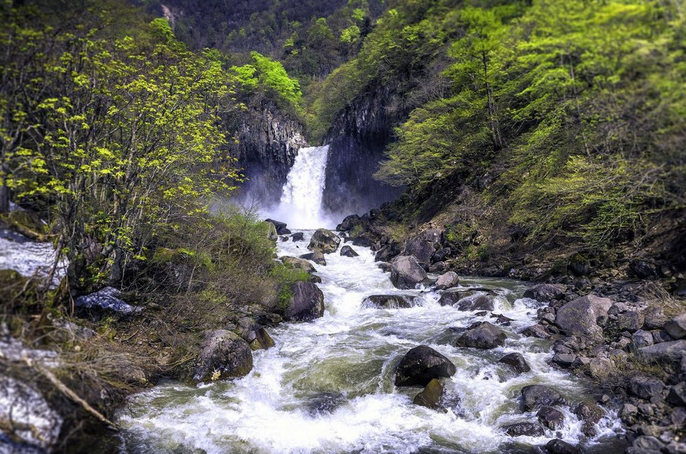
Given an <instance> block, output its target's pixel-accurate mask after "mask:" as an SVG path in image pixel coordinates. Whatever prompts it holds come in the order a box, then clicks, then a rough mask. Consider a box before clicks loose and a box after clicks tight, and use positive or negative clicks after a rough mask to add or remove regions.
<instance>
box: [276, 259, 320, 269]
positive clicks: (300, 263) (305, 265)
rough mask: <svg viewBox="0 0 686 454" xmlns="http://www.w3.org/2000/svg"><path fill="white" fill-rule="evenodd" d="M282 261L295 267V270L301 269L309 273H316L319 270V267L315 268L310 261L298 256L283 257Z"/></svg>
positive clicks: (288, 265) (290, 266) (289, 266)
mask: <svg viewBox="0 0 686 454" xmlns="http://www.w3.org/2000/svg"><path fill="white" fill-rule="evenodd" d="M281 262H282V263H283V264H284V265H286V266H287V267H288V268H293V269H294V270H301V271H305V272H307V273H314V272H316V271H317V268H315V267H314V265H312V264H311V263H310V262H308V261H307V260H304V259H299V258H297V257H288V256H285V257H281Z"/></svg>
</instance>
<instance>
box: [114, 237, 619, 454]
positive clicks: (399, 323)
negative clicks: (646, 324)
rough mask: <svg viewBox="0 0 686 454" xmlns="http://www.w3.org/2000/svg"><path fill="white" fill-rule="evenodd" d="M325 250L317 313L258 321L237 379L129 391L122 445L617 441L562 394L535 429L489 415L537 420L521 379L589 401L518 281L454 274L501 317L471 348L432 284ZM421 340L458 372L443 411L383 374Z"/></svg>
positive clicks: (311, 447) (468, 448)
mask: <svg viewBox="0 0 686 454" xmlns="http://www.w3.org/2000/svg"><path fill="white" fill-rule="evenodd" d="M304 233H305V241H300V242H296V243H294V242H292V241H290V240H289V241H287V242H279V245H278V247H279V255H280V256H283V255H290V256H299V255H301V254H305V253H307V252H308V251H307V244H308V242H309V238H310V237H311V235H312V233H313V231H311V230H307V231H304ZM354 249H355V250H356V251H357V252H358V253H359V254H360V255H359V257H354V258H349V257H342V256H340V255H339V253H338V252H336V253H333V254H327V255H326V260H327V262H328V264H327V266H320V265H315V267H316V268H317V270H318V273H317V274H318V275H319V276H320V277H321V278H322V283H321V284H319V286H320V288H321V289H322V291H323V293H324V296H325V304H326V313H325V315H324V317H322V318H320V319H318V320H316V321H314V322H312V323H284V324H282V325H280V326H279V327H278V328H274V329H272V330H270V333H271V335H272V337H273V338H274V341H275V342H276V346H275V347H273V348H271V349H269V350H260V351H257V352H254V368H253V370H252V371H251V372H250V374H249V375H247V376H246V377H244V378H241V379H237V380H233V381H227V382H215V383H211V384H205V385H200V386H197V387H194V386H186V385H184V384H181V383H177V382H166V383H162V384H160V385H158V386H156V387H155V388H153V389H151V390H149V391H146V392H144V393H141V394H138V395H136V396H134V397H133V398H132V399H131V401H130V403H129V405H128V407H127V408H125V409H124V410H123V411H122V412H121V413H120V415H119V423H120V424H121V426H122V427H123V432H122V452H123V453H129V454H139V453H170V454H171V453H175V454H180V453H208V454H209V453H349V452H355V453H379V452H386V453H443V452H445V453H448V452H454V453H503V452H504V453H528V452H544V450H543V451H541V450H539V449H540V448H538V447H540V446H542V445H545V443H546V442H547V441H548V440H550V439H552V438H561V439H563V440H565V441H567V442H569V443H572V444H580V445H581V446H583V447H584V449H585V452H587V453H607V454H612V453H620V452H623V448H622V447H621V446H620V445H619V444H618V442H617V435H618V434H620V433H621V426H620V422H619V420H618V419H617V416H616V414H615V413H614V412H613V411H608V412H607V413H606V414H605V416H604V417H603V418H602V419H601V421H600V422H599V423H598V424H597V426H596V430H597V433H598V435H597V436H596V437H594V438H592V439H589V438H586V437H585V436H584V435H583V434H582V431H581V428H582V423H581V422H580V421H579V419H578V418H577V417H576V415H575V414H574V413H573V412H572V411H571V410H570V408H569V407H562V408H560V410H561V411H562V412H563V413H564V415H565V422H564V425H563V426H562V427H561V428H560V429H558V430H556V431H552V430H549V429H546V433H545V436H543V437H526V436H524V437H516V438H513V437H510V436H508V435H507V434H506V433H505V431H504V430H503V429H502V426H504V425H506V424H511V423H515V422H522V421H536V415H535V412H532V413H522V412H521V411H520V410H519V405H518V398H519V395H520V391H521V388H522V387H524V386H526V385H531V384H545V385H548V386H551V387H553V388H555V389H556V390H558V391H559V392H560V393H562V394H563V395H564V397H566V399H567V400H568V401H569V402H570V403H572V404H574V403H578V402H581V401H583V400H589V401H590V400H593V397H592V396H591V394H590V391H589V389H587V388H586V385H585V384H584V383H583V382H580V381H579V379H578V378H576V377H574V376H572V375H570V374H568V373H566V372H564V371H560V370H558V369H555V368H554V367H552V366H550V365H548V361H549V360H550V358H551V357H552V352H551V349H550V343H549V342H547V341H543V340H540V339H535V338H528V337H524V336H521V335H519V334H517V333H518V332H519V331H521V330H522V329H523V328H525V327H527V326H529V325H532V324H533V323H534V320H535V317H536V309H537V308H539V307H542V306H543V305H544V304H543V303H539V302H537V301H535V300H531V299H525V298H522V297H521V295H522V294H523V292H524V290H525V289H526V288H527V286H526V285H525V284H523V283H520V282H516V281H511V280H498V279H489V278H463V279H461V281H460V285H461V286H463V287H485V288H490V289H493V290H494V291H495V293H496V294H497V295H498V296H497V297H496V309H495V311H493V312H494V313H502V314H504V315H505V316H507V317H509V318H511V319H513V321H512V322H511V324H510V325H509V326H503V327H502V328H503V329H504V330H505V331H506V332H507V335H508V339H507V340H506V342H505V345H504V346H503V347H498V348H495V349H493V350H476V349H471V348H460V347H455V346H453V345H451V340H453V339H454V338H455V337H456V333H455V330H456V329H459V328H466V327H468V326H469V325H471V324H472V323H474V322H476V321H491V322H493V318H491V313H488V314H486V315H481V316H479V315H477V313H476V312H472V311H459V310H457V309H456V308H454V307H450V306H445V307H442V306H440V305H439V304H438V302H437V301H438V299H439V297H440V293H439V292H436V291H431V289H426V290H425V289H417V290H410V291H408V290H398V289H396V288H395V287H393V285H392V284H391V282H390V279H389V274H388V273H384V272H383V271H381V270H380V269H379V268H378V267H377V264H376V263H375V262H374V255H373V252H372V251H371V250H370V249H368V248H364V247H357V246H355V247H354ZM375 294H376V295H378V294H405V295H407V294H413V295H415V296H417V297H419V298H420V299H419V304H418V305H417V306H415V307H412V308H406V309H375V308H368V307H364V305H363V301H364V300H365V298H366V297H368V296H370V295H375ZM420 344H424V345H428V346H430V347H432V348H433V349H435V350H437V351H438V352H440V353H442V354H443V355H445V356H447V357H448V358H449V359H450V360H451V361H452V362H453V363H454V364H455V366H456V367H457V373H456V374H455V375H454V376H453V377H451V378H448V379H443V380H442V382H443V384H444V387H445V396H444V397H445V399H444V406H445V407H446V409H447V411H446V412H439V411H435V410H430V409H428V408H424V407H421V406H417V405H414V404H413V403H412V399H413V398H414V396H415V395H416V394H417V393H418V392H419V391H421V388H397V387H395V386H394V377H395V366H396V365H397V364H398V362H399V361H400V359H401V358H402V357H403V355H404V354H405V353H407V351H408V350H410V349H411V348H413V347H416V346H418V345H420ZM512 352H519V353H521V354H522V355H523V356H524V357H525V359H526V361H527V362H528V364H529V365H530V367H531V371H530V372H527V373H524V374H521V375H519V376H516V375H515V374H514V373H513V372H512V371H511V370H510V368H509V367H508V366H506V365H505V364H501V363H498V362H497V361H498V360H499V359H500V358H502V357H503V356H504V355H506V354H508V353H512Z"/></svg>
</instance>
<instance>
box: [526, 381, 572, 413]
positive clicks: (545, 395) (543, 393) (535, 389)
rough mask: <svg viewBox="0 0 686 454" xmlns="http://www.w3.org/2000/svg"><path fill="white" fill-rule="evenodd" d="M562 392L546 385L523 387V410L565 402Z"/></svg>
mask: <svg viewBox="0 0 686 454" xmlns="http://www.w3.org/2000/svg"><path fill="white" fill-rule="evenodd" d="M564 403H565V400H564V398H563V397H562V395H561V394H560V393H558V392H557V391H555V390H554V389H552V388H549V387H548V386H544V385H529V386H525V387H524V388H522V400H521V402H520V406H521V408H522V411H533V410H538V409H540V408H541V407H553V406H555V405H561V404H564Z"/></svg>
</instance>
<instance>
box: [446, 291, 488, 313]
mask: <svg viewBox="0 0 686 454" xmlns="http://www.w3.org/2000/svg"><path fill="white" fill-rule="evenodd" d="M453 307H455V308H457V309H458V310H460V311H492V310H494V309H495V302H494V300H493V298H492V297H490V296H489V295H486V294H484V293H475V294H474V295H469V296H466V297H464V298H462V299H461V300H459V301H458V302H456V303H455V304H453Z"/></svg>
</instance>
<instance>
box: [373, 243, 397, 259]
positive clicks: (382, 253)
mask: <svg viewBox="0 0 686 454" xmlns="http://www.w3.org/2000/svg"><path fill="white" fill-rule="evenodd" d="M401 252H402V247H401V245H400V243H397V242H395V241H391V242H390V243H388V244H387V245H385V246H382V247H381V249H379V250H378V251H377V252H376V255H374V261H376V262H390V261H391V260H393V259H394V258H395V257H397V256H398V255H400V253H401Z"/></svg>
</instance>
